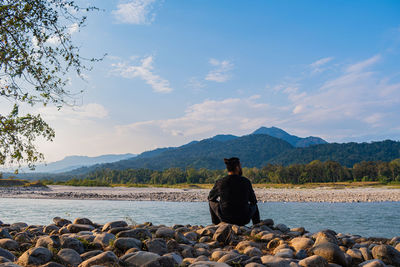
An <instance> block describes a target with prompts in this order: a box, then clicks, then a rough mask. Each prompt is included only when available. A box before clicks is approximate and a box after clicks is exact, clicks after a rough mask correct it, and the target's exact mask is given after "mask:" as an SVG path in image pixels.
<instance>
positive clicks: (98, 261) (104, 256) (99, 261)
mask: <svg viewBox="0 0 400 267" xmlns="http://www.w3.org/2000/svg"><path fill="white" fill-rule="evenodd" d="M118 261H119V260H118V257H117V256H116V255H115V254H114V252H112V251H106V252H103V253H100V254H98V255H97V256H94V257H91V258H89V259H87V260H85V261H84V262H82V263H81V264H79V267H89V266H94V265H100V266H118Z"/></svg>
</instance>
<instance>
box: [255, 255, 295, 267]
mask: <svg viewBox="0 0 400 267" xmlns="http://www.w3.org/2000/svg"><path fill="white" fill-rule="evenodd" d="M261 262H262V264H264V265H265V266H268V267H290V260H288V259H284V258H281V257H275V256H272V255H265V256H262V257H261Z"/></svg>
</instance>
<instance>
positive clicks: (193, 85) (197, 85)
mask: <svg viewBox="0 0 400 267" xmlns="http://www.w3.org/2000/svg"><path fill="white" fill-rule="evenodd" d="M186 87H188V88H190V89H194V90H195V91H200V90H201V89H202V88H204V87H206V85H205V84H204V82H203V81H201V80H200V79H198V78H197V77H190V78H189V79H188V81H187V83H186Z"/></svg>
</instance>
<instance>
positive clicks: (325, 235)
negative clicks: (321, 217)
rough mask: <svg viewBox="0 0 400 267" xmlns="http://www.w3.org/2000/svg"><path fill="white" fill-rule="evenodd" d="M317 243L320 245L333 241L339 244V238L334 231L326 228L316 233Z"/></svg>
mask: <svg viewBox="0 0 400 267" xmlns="http://www.w3.org/2000/svg"><path fill="white" fill-rule="evenodd" d="M314 236H315V245H316V246H317V245H319V244H322V243H326V242H328V243H333V244H336V245H337V244H338V240H337V238H336V236H335V235H334V232H333V231H331V230H325V231H321V232H318V233H316V234H315V235H314Z"/></svg>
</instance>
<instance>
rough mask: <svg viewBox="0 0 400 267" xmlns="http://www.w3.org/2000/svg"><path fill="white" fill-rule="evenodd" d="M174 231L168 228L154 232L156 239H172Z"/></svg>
mask: <svg viewBox="0 0 400 267" xmlns="http://www.w3.org/2000/svg"><path fill="white" fill-rule="evenodd" d="M174 236H175V230H173V229H171V228H168V227H160V228H158V229H157V231H156V237H159V238H174Z"/></svg>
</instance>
